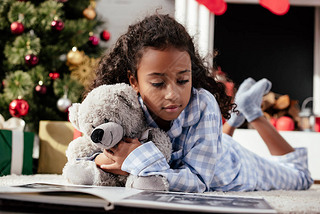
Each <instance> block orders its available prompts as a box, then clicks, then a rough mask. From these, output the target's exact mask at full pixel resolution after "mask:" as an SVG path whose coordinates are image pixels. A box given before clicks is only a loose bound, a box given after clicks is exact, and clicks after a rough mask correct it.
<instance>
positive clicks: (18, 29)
mask: <svg viewBox="0 0 320 214" xmlns="http://www.w3.org/2000/svg"><path fill="white" fill-rule="evenodd" d="M10 28H11V32H12V33H13V34H15V35H20V34H22V33H23V32H24V26H23V24H22V23H21V22H19V21H17V22H13V23H12V24H11V26H10Z"/></svg>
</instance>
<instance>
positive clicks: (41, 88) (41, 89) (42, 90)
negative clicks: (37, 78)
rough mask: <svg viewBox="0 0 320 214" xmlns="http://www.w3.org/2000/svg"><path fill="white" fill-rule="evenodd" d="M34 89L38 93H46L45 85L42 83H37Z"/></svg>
mask: <svg viewBox="0 0 320 214" xmlns="http://www.w3.org/2000/svg"><path fill="white" fill-rule="evenodd" d="M34 89H35V90H36V92H37V93H39V94H46V93H47V86H45V85H43V84H39V85H37V86H36V87H35V88H34Z"/></svg>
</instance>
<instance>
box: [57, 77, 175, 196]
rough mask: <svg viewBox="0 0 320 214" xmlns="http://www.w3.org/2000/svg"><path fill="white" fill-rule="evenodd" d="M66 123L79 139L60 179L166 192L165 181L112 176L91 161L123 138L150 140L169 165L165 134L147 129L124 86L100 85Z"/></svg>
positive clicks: (133, 94)
mask: <svg viewBox="0 0 320 214" xmlns="http://www.w3.org/2000/svg"><path fill="white" fill-rule="evenodd" d="M68 111H69V120H70V122H71V124H72V125H73V126H74V127H75V129H77V130H79V131H80V132H82V136H81V137H78V138H76V139H74V140H73V141H71V142H70V144H69V145H68V148H67V150H66V156H67V163H66V164H65V166H64V168H63V173H62V174H63V176H64V177H65V178H66V179H67V180H68V181H69V182H71V183H73V184H81V185H97V186H126V187H131V188H137V189H146V190H168V186H169V185H168V182H167V180H166V178H164V177H162V176H160V175H155V176H145V177H142V176H141V177H140V176H134V175H128V176H126V175H115V174H112V173H108V172H105V171H103V170H102V169H100V168H99V167H98V166H97V165H96V164H95V162H94V158H95V157H96V156H97V155H98V154H100V153H101V152H103V150H104V149H107V150H108V149H110V148H112V147H114V146H116V145H117V143H118V142H120V141H121V140H122V139H123V138H124V137H128V138H138V139H139V140H140V142H141V143H144V142H147V141H152V142H153V143H154V144H155V146H156V147H157V148H158V149H159V150H160V151H161V152H162V154H163V155H164V158H165V159H166V160H167V162H169V160H170V158H171V153H172V146H171V142H170V138H169V137H168V135H167V134H166V133H165V132H164V131H162V130H160V129H159V128H152V127H149V126H148V124H147V123H146V120H145V118H144V114H143V111H142V108H141V106H140V104H139V101H138V95H137V93H136V92H135V91H134V89H133V88H132V87H131V86H130V85H128V84H126V83H118V84H113V85H101V86H99V87H97V88H95V89H93V90H92V91H90V92H89V93H88V94H87V96H86V97H85V99H84V100H83V101H82V102H81V103H73V104H72V106H71V107H70V108H69V110H68Z"/></svg>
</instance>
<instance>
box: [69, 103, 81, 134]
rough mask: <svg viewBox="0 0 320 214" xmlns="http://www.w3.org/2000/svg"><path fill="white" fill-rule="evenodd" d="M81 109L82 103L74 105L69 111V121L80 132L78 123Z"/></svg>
mask: <svg viewBox="0 0 320 214" xmlns="http://www.w3.org/2000/svg"><path fill="white" fill-rule="evenodd" d="M79 107H80V103H73V104H72V106H71V107H70V108H69V109H68V111H69V121H70V122H71V124H72V125H73V126H74V127H75V128H76V129H78V130H80V128H79V123H78V111H79Z"/></svg>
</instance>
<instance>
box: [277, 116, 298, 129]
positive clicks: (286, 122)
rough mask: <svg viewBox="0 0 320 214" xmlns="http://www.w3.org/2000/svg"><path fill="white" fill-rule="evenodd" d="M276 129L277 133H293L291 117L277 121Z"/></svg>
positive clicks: (284, 117) (283, 117)
mask: <svg viewBox="0 0 320 214" xmlns="http://www.w3.org/2000/svg"><path fill="white" fill-rule="evenodd" d="M276 128H277V130H278V131H293V130H294V121H293V119H292V118H291V117H288V116H282V117H280V118H279V119H278V120H277V123H276Z"/></svg>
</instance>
